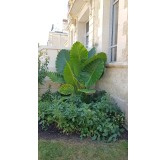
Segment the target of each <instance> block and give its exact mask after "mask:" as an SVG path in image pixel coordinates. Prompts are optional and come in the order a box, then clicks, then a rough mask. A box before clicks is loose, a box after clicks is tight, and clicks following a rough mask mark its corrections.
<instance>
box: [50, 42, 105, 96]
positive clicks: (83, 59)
mask: <svg viewBox="0 0 166 160" xmlns="http://www.w3.org/2000/svg"><path fill="white" fill-rule="evenodd" d="M106 60H107V57H106V54H105V53H104V52H100V53H98V54H96V50H95V48H92V49H91V50H90V51H89V52H88V51H87V49H86V48H85V47H84V45H83V44H81V43H80V42H75V43H74V44H73V45H72V47H71V50H70V51H69V50H65V49H62V50H61V51H60V52H59V53H58V55H57V59H56V72H55V73H54V72H48V73H47V75H48V77H50V79H51V80H52V81H53V82H58V83H61V84H62V85H61V86H60V88H59V92H60V93H61V94H64V95H69V94H73V93H76V94H77V93H78V92H82V93H86V94H92V93H94V92H95V90H94V89H91V86H93V85H94V84H95V83H96V82H97V81H98V80H99V79H100V78H101V76H102V75H103V72H104V67H105V63H106Z"/></svg>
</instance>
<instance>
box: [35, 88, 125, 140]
mask: <svg viewBox="0 0 166 160" xmlns="http://www.w3.org/2000/svg"><path fill="white" fill-rule="evenodd" d="M46 95H47V96H46ZM48 95H49V96H50V97H51V98H48V97H49V96H48ZM45 97H47V98H45ZM38 114H39V123H40V125H41V126H42V127H43V129H45V130H46V129H47V128H48V127H49V126H50V125H55V126H56V127H58V128H59V129H61V130H62V132H64V133H78V134H80V137H81V138H84V137H91V138H92V140H102V141H107V142H111V141H116V140H117V139H118V137H120V136H121V134H122V133H123V132H124V127H123V126H124V122H125V116H124V113H123V112H121V110H120V109H119V108H118V107H117V105H116V103H115V102H114V101H113V100H111V99H110V97H109V95H108V94H107V93H106V92H104V91H100V92H96V93H95V94H91V95H88V97H86V98H85V96H84V95H82V94H80V95H69V96H64V95H61V94H60V93H59V92H56V93H51V92H50V91H47V92H46V93H45V95H43V96H42V98H41V100H40V101H39V111H38Z"/></svg>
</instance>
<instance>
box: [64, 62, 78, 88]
mask: <svg viewBox="0 0 166 160" xmlns="http://www.w3.org/2000/svg"><path fill="white" fill-rule="evenodd" d="M63 75H64V80H65V82H66V83H68V84H71V85H73V86H74V87H75V88H78V83H79V82H78V80H77V78H76V76H75V74H74V72H73V70H72V65H71V63H70V62H67V63H66V66H65V68H64V72H63Z"/></svg>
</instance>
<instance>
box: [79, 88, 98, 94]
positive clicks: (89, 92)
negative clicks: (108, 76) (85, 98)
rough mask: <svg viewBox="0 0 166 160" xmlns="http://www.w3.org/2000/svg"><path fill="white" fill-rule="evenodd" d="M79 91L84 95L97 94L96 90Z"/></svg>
mask: <svg viewBox="0 0 166 160" xmlns="http://www.w3.org/2000/svg"><path fill="white" fill-rule="evenodd" d="M78 91H79V92H82V93H85V94H93V93H95V92H96V90H95V89H87V88H85V89H78Z"/></svg>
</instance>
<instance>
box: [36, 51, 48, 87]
mask: <svg viewBox="0 0 166 160" xmlns="http://www.w3.org/2000/svg"><path fill="white" fill-rule="evenodd" d="M41 59H43V60H44V61H42V60H41ZM48 63H49V58H48V57H47V56H46V55H44V54H43V53H42V52H40V53H39V55H38V83H39V84H43V80H44V78H45V77H46V76H47V70H48Z"/></svg>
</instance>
